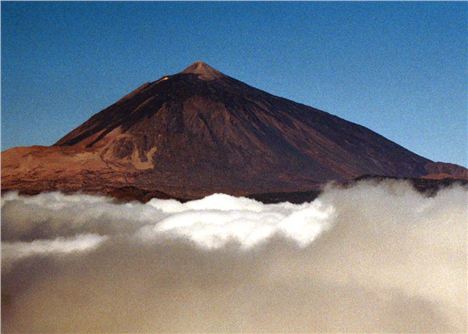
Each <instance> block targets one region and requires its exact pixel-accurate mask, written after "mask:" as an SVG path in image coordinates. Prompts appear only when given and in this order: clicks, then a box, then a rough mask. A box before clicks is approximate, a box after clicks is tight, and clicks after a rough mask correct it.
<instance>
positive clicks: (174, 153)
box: [2, 62, 466, 198]
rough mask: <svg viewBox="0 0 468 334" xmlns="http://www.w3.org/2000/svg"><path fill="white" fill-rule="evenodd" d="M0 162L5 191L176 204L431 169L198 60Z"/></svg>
mask: <svg viewBox="0 0 468 334" xmlns="http://www.w3.org/2000/svg"><path fill="white" fill-rule="evenodd" d="M2 158H3V166H2V172H3V176H2V183H3V187H4V188H6V189H19V190H28V189H29V191H30V192H36V191H40V190H52V189H60V190H65V191H77V190H83V191H91V192H101V193H110V192H112V191H114V190H112V189H118V188H121V187H133V188H134V189H137V190H138V191H147V192H155V191H158V192H160V193H158V194H159V195H162V193H165V194H168V195H169V196H175V197H181V198H193V197H199V196H204V195H206V194H210V193H213V192H224V193H231V194H236V195H239V194H251V193H268V192H288V191H304V190H311V189H317V188H318V187H319V186H320V184H323V183H324V182H326V181H329V180H338V181H343V180H349V179H352V178H355V177H358V176H361V175H384V176H393V177H421V176H424V175H426V174H428V172H431V173H432V171H435V170H437V167H434V163H432V162H431V161H430V160H428V159H425V158H423V157H421V156H418V155H416V154H414V153H412V152H410V151H408V150H406V149H405V148H403V147H401V146H399V145H397V144H395V143H393V142H391V141H389V140H387V139H386V138H384V137H382V136H380V135H378V134H376V133H375V132H373V131H371V130H369V129H366V128H364V127H362V126H359V125H356V124H353V123H351V122H348V121H345V120H343V119H340V118H338V117H336V116H333V115H331V114H328V113H326V112H323V111H320V110H317V109H314V108H311V107H308V106H305V105H302V104H299V103H295V102H293V101H290V100H287V99H284V98H280V97H277V96H273V95H271V94H268V93H266V92H264V91H261V90H258V89H256V88H253V87H250V86H248V85H246V84H244V83H242V82H240V81H238V80H235V79H233V78H231V77H228V76H226V75H224V74H222V73H221V72H219V71H217V70H215V69H213V68H212V67H210V66H209V65H207V64H205V63H202V62H196V63H194V64H192V65H191V66H189V67H188V68H187V69H185V70H184V71H182V72H180V73H178V74H175V75H171V76H165V77H163V78H161V79H159V80H157V81H155V82H150V83H146V84H144V85H142V86H140V87H139V88H137V89H136V90H134V91H133V92H131V93H130V94H128V95H126V96H125V97H123V98H122V99H120V100H119V101H117V102H116V103H114V104H113V105H111V106H109V107H108V108H106V109H104V110H102V111H101V112H99V113H98V114H96V115H94V116H93V117H91V118H90V119H89V120H88V121H86V122H85V123H83V124H82V125H81V126H79V127H78V128H76V129H75V130H73V131H71V132H70V133H69V134H67V135H66V136H64V137H63V138H62V139H60V140H59V141H58V142H57V143H56V144H55V145H53V146H51V147H32V148H17V149H12V150H8V151H6V152H4V153H3V157H2ZM436 165H437V164H436ZM426 166H432V167H431V171H428V170H426ZM460 168H461V173H462V174H463V171H465V172H466V170H465V169H464V168H462V167H460ZM444 170H447V168H445V169H444ZM448 175H450V174H448Z"/></svg>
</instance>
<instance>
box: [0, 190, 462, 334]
mask: <svg viewBox="0 0 468 334" xmlns="http://www.w3.org/2000/svg"><path fill="white" fill-rule="evenodd" d="M467 203H468V191H467V190H466V189H464V188H462V187H460V186H455V187H451V188H446V189H443V190H441V191H440V192H439V193H438V194H437V196H435V197H430V198H429V197H425V196H423V195H421V194H419V193H417V192H415V191H414V190H413V189H412V187H411V186H410V185H408V184H406V183H404V182H396V181H388V182H380V183H378V184H377V183H372V182H361V183H359V184H357V185H355V186H353V187H351V188H347V189H338V188H333V187H330V188H329V189H327V190H326V191H325V192H324V193H323V194H322V195H321V196H320V197H319V198H318V199H317V200H315V201H313V202H311V203H304V204H301V205H294V204H291V203H280V204H270V205H266V204H262V203H260V202H256V201H254V200H250V199H246V198H236V197H232V196H228V195H222V194H215V195H212V196H208V197H206V198H204V199H201V200H197V201H191V202H187V203H180V202H177V201H175V200H154V199H153V200H151V201H150V202H148V203H146V204H141V203H126V204H116V203H114V202H113V201H112V200H111V199H109V198H105V197H96V196H88V195H68V196H67V195H63V194H60V193H47V194H40V195H37V196H32V197H27V196H19V195H18V194H15V193H10V194H7V195H5V196H3V197H2V203H1V205H2V330H3V331H4V332H5V333H15V332H23V333H25V332H27V333H33V332H43V333H44V332H56V333H63V332H88V333H89V332H96V333H98V332H152V333H154V332H224V333H225V332H304V331H307V332H325V331H328V332H465V331H466V329H467V327H466V326H467V318H466V314H467V311H468V310H467V296H466V286H467V223H468V221H467V217H468V209H467V205H466V204H467Z"/></svg>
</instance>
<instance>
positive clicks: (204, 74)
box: [182, 61, 223, 80]
mask: <svg viewBox="0 0 468 334" xmlns="http://www.w3.org/2000/svg"><path fill="white" fill-rule="evenodd" d="M182 73H185V74H197V75H198V78H200V79H202V80H215V79H219V78H221V77H223V74H222V73H221V72H219V71H218V70H216V69H214V68H213V67H211V66H210V65H208V64H207V63H205V62H202V61H196V62H194V63H193V64H192V65H190V66H189V67H187V68H186V69H185V70H183V71H182Z"/></svg>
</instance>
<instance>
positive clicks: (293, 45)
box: [1, 3, 468, 167]
mask: <svg viewBox="0 0 468 334" xmlns="http://www.w3.org/2000/svg"><path fill="white" fill-rule="evenodd" d="M1 6H2V40H3V43H2V60H3V61H2V151H3V150H5V149H8V148H11V147H15V146H32V145H52V144H53V143H54V142H56V141H57V140H58V139H60V138H61V137H62V136H64V135H65V134H66V133H68V132H69V131H71V130H72V129H74V128H76V127H77V126H79V125H80V124H82V123H83V122H84V121H86V120H87V119H88V118H89V117H91V116H92V115H94V114H95V113H97V112H99V111H100V110H102V109H104V108H105V107H107V106H109V105H111V104H112V103H114V102H116V101H117V100H118V99H119V98H121V97H122V96H124V95H126V94H128V93H129V92H130V91H132V90H134V89H136V88H137V87H138V86H139V85H141V84H143V83H144V82H148V81H155V80H157V79H158V78H160V77H162V76H164V75H171V74H174V73H178V72H180V71H182V70H183V69H184V68H186V67H187V66H189V65H190V64H192V63H193V62H194V61H197V60H201V61H203V62H205V63H207V64H209V66H212V67H213V68H215V69H217V70H219V71H220V72H222V73H224V74H226V75H228V76H231V77H234V78H236V79H238V80H240V81H242V82H245V83H246V84H248V85H251V86H254V87H256V88H258V89H261V90H264V91H266V92H268V93H271V94H273V95H277V96H281V97H283V98H287V99H290V100H293V101H295V102H298V103H302V104H306V105H309V106H311V107H314V108H317V109H320V110H323V111H326V112H328V113H331V114H333V115H336V116H338V117H340V118H343V119H345V120H348V121H350V122H353V123H357V124H359V125H362V126H364V127H366V128H369V129H371V130H372V131H374V132H377V133H378V134H380V135H382V136H384V137H386V138H387V139H389V140H391V141H393V142H395V143H397V144H398V145H401V146H403V147H405V148H407V149H409V150H410V151H412V152H414V153H416V154H418V155H421V156H424V157H426V158H428V159H430V160H433V161H444V162H449V163H456V164H459V165H462V166H465V167H466V166H467V144H466V142H467V137H468V136H467V125H468V122H467V121H468V120H467V115H466V95H465V89H466V72H467V71H466V70H467V64H466V61H465V60H466V57H467V55H468V52H467V51H468V50H467V45H466V39H465V37H464V36H465V33H466V25H465V24H464V22H465V20H466V17H467V11H466V10H467V8H468V7H467V4H466V3H461V4H458V3H457V4H455V3H450V4H439V3H437V4H433V3H424V4H422V3H416V4H409V3H408V4H393V3H392V4H389V3H385V4H381V3H379V4H361V3H359V4H355V3H354V4H353V3H351V4H348V3H333V4H330V3H300V4H295V3H288V4H284V3H280V4H278V3H275V4H271V3H269V4H265V3H144V4H138V3H58V4H56V3H2V4H1ZM208 9H209V10H208ZM207 11H208V14H207ZM188 12H189V13H190V14H191V15H187V13H188ZM226 13H227V14H226ZM89 14H92V15H89ZM90 16H92V17H93V19H92V20H91V19H90ZM52 17H53V18H54V20H55V21H52V20H51V18H52ZM266 17H269V18H272V19H271V20H270V21H266V20H264V21H262V18H266ZM390 17H391V18H393V21H391V23H393V24H390V25H389V24H388V23H387V22H386V21H385V20H384V19H388V18H390ZM275 20H276V21H275ZM348 20H351V21H349V22H348ZM272 21H274V22H273V23H272ZM309 21H310V22H312V24H308V22H309ZM171 22H180V24H179V25H176V26H175V25H171V24H167V23H171ZM258 22H261V24H258ZM276 22H279V23H278V24H276ZM333 23H334V24H333ZM194 24H198V27H199V28H200V29H199V31H197V32H194V31H193V26H194ZM286 24H288V25H290V29H289V30H288V31H284V29H281V27H282V26H285V25H286ZM168 27H169V28H171V29H172V30H170V31H169V32H167V31H166V30H164V29H168ZM233 27H234V29H235V32H234V33H232V32H231V30H232V28H233ZM131 28H132V29H133V30H132V29H131ZM278 28H280V29H278ZM269 30H271V31H272V32H269ZM154 31H157V32H158V31H161V33H156V34H155V33H154ZM197 34H198V35H199V37H200V38H199V39H197V38H192V37H196V35H197ZM62 35H63V36H62ZM187 35H188V36H187ZM194 35H195V36H194ZM229 38H231V39H232V40H233V41H229V40H227V39H229ZM309 39H310V40H309ZM150 40H153V41H157V42H159V43H155V45H159V47H158V46H156V47H152V46H151V45H149V46H148V44H151V43H149V42H148V41H150ZM174 40H176V41H179V43H174ZM252 40H253V41H252ZM180 41H182V42H180ZM200 44H201V45H200ZM31 45H33V46H34V47H33V48H31ZM161 49H163V50H161ZM168 54H169V55H170V57H168V56H167V55H168ZM421 56H425V57H421ZM310 57H313V58H312V59H313V60H314V61H311V60H310V59H311V58H310ZM57 113H59V114H58V116H57ZM31 119H34V126H31ZM434 120H436V121H434Z"/></svg>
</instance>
